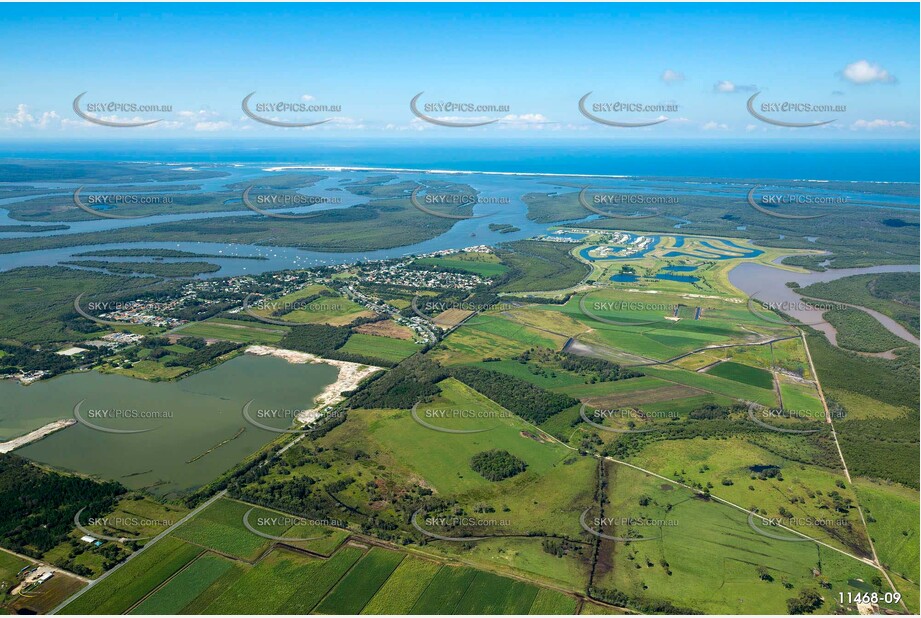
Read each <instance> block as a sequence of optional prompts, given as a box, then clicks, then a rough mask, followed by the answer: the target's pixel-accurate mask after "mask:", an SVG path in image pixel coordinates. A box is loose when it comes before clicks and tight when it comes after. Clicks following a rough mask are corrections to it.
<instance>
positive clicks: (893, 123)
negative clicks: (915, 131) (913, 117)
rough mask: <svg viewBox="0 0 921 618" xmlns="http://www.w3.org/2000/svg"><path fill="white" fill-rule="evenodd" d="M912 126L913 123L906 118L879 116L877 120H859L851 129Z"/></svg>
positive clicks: (868, 129) (907, 127)
mask: <svg viewBox="0 0 921 618" xmlns="http://www.w3.org/2000/svg"><path fill="white" fill-rule="evenodd" d="M910 128H912V125H911V123H909V122H906V121H904V120H883V119H882V118H877V119H875V120H857V121H855V122H854V123H853V124H852V125H851V129H855V130H856V129H865V130H867V131H873V130H877V129H910Z"/></svg>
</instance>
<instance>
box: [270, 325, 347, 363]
mask: <svg viewBox="0 0 921 618" xmlns="http://www.w3.org/2000/svg"><path fill="white" fill-rule="evenodd" d="M350 334H351V331H350V330H349V328H348V327H347V326H330V325H328V324H304V325H302V326H294V327H292V328H291V330H290V331H288V334H286V335H285V336H284V338H283V339H282V340H281V342H280V343H279V344H278V345H279V347H282V348H285V349H287V350H297V351H298V352H307V353H308V354H316V355H317V356H326V355H328V354H329V353H330V352H332V351H333V350H337V349H339V348H341V347H342V346H344V345H345V342H346V341H348V339H349V335H350Z"/></svg>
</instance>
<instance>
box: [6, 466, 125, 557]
mask: <svg viewBox="0 0 921 618" xmlns="http://www.w3.org/2000/svg"><path fill="white" fill-rule="evenodd" d="M125 492H126V489H125V488H124V487H122V486H121V485H119V484H118V483H115V482H112V481H106V482H99V481H94V480H92V479H88V478H84V477H80V476H74V475H70V474H61V473H58V472H52V471H47V470H43V469H41V468H39V467H37V466H34V465H33V464H31V463H29V462H28V461H27V460H25V459H23V458H21V457H18V456H16V455H12V454H0V543H2V545H3V546H4V547H7V548H9V549H12V550H13V551H17V552H19V553H22V554H26V555H28V556H33V557H35V558H41V557H42V555H43V554H44V553H45V552H46V551H48V550H50V549H51V548H53V547H55V546H57V545H59V544H60V543H62V542H63V541H65V540H66V539H67V537H68V536H69V535H70V532H71V531H72V530H73V529H74V516H75V515H76V514H77V512H78V511H79V510H80V509H82V508H84V507H86V510H84V511H83V515H82V517H83V518H86V519H88V518H90V517H102V516H103V515H105V514H106V513H109V512H111V511H112V510H113V509H114V508H115V505H116V502H117V498H118V496H120V495H122V494H124V493H125ZM86 519H84V521H86Z"/></svg>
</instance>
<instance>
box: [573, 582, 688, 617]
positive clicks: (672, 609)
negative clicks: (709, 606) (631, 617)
mask: <svg viewBox="0 0 921 618" xmlns="http://www.w3.org/2000/svg"><path fill="white" fill-rule="evenodd" d="M588 596H589V597H591V598H593V599H596V600H598V601H603V602H604V603H608V604H610V605H616V606H617V607H629V608H631V609H635V610H637V611H639V612H640V613H642V614H672V615H677V614H700V613H701V612H698V611H695V610H693V609H690V608H687V607H679V606H677V605H674V604H672V603H670V602H669V601H664V600H659V599H642V598H635V597H631V596H629V595H627V594H625V593H623V592H621V591H620V590H615V589H613V588H599V587H598V586H589V589H588Z"/></svg>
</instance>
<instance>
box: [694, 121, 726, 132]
mask: <svg viewBox="0 0 921 618" xmlns="http://www.w3.org/2000/svg"><path fill="white" fill-rule="evenodd" d="M700 128H701V130H702V131H728V130H729V125H728V124H724V123H722V122H715V121H713V120H711V121H710V122H707V123H704V124H703V125H702V126H701V127H700Z"/></svg>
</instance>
